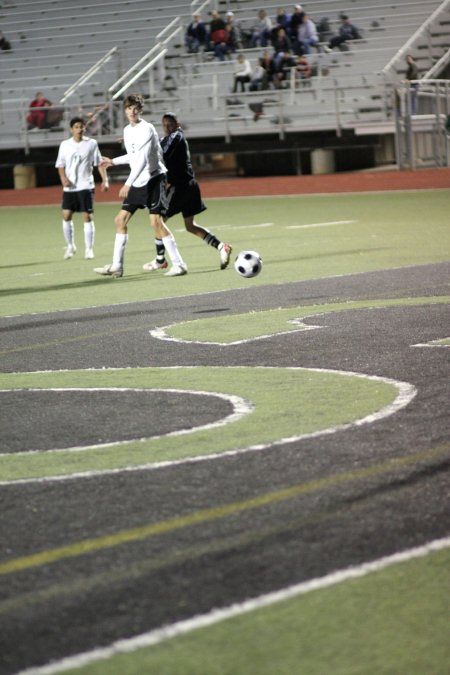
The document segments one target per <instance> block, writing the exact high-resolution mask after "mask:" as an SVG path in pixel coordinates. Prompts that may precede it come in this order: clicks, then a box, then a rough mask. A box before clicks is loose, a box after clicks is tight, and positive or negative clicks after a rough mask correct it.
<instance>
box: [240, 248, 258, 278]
mask: <svg viewBox="0 0 450 675" xmlns="http://www.w3.org/2000/svg"><path fill="white" fill-rule="evenodd" d="M234 269H235V270H236V272H237V273H238V274H240V275H241V277H246V278H247V279H249V278H250V277H256V275H257V274H259V273H260V272H261V270H262V259H261V256H260V255H259V253H257V252H256V251H241V252H240V253H238V255H237V256H236V260H235V261H234Z"/></svg>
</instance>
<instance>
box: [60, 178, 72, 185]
mask: <svg viewBox="0 0 450 675" xmlns="http://www.w3.org/2000/svg"><path fill="white" fill-rule="evenodd" d="M61 183H62V185H63V187H72V183H71V182H70V180H69V179H68V178H67V177H66V176H64V178H62V179H61Z"/></svg>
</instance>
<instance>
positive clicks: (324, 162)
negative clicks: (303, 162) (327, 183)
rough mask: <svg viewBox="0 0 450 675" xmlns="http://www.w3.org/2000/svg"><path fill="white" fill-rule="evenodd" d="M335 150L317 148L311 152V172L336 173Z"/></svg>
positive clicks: (316, 173)
mask: <svg viewBox="0 0 450 675" xmlns="http://www.w3.org/2000/svg"><path fill="white" fill-rule="evenodd" d="M334 171H335V163H334V151H333V150H324V149H323V148H317V149H316V150H313V151H312V153H311V173H312V174H313V175H314V176H318V175H320V174H324V173H334Z"/></svg>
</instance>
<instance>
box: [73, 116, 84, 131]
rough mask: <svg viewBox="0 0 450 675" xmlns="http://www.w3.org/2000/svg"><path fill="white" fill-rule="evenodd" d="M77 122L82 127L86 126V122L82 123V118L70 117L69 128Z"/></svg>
mask: <svg viewBox="0 0 450 675" xmlns="http://www.w3.org/2000/svg"><path fill="white" fill-rule="evenodd" d="M77 122H81V124H82V125H83V126H84V127H85V126H86V122H85V121H84V119H83V118H82V117H72V119H71V120H70V122H69V124H70V128H72V127H73V126H74V124H76V123H77Z"/></svg>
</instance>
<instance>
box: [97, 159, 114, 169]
mask: <svg viewBox="0 0 450 675" xmlns="http://www.w3.org/2000/svg"><path fill="white" fill-rule="evenodd" d="M100 166H103V167H105V168H108V167H110V166H113V163H112V159H110V157H103V156H102V161H101V162H100Z"/></svg>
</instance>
